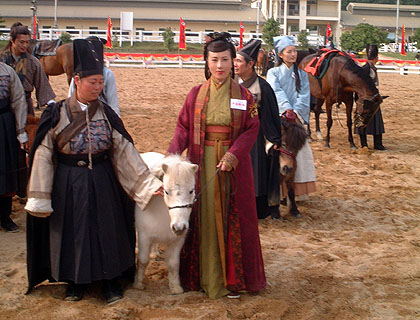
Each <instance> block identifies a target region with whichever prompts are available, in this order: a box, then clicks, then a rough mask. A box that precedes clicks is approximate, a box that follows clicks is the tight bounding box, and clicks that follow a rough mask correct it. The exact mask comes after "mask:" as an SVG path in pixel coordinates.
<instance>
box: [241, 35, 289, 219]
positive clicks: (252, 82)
mask: <svg viewBox="0 0 420 320" xmlns="http://www.w3.org/2000/svg"><path fill="white" fill-rule="evenodd" d="M260 47H261V40H256V39H252V40H250V41H249V42H248V43H247V44H246V45H245V46H244V47H243V48H242V50H240V51H239V52H238V53H237V55H236V59H235V74H236V75H237V77H238V81H239V83H240V84H241V85H242V86H244V87H245V88H247V89H248V90H249V91H250V92H251V93H252V95H253V96H254V99H255V102H256V103H257V106H258V117H259V119H260V130H259V133H258V137H257V140H256V141H255V144H254V146H253V147H252V150H251V159H252V168H253V172H254V183H255V195H256V204H257V213H258V218H259V219H264V218H266V217H267V216H268V215H270V214H271V216H272V217H273V218H279V217H280V213H279V202H280V194H279V187H280V181H279V169H278V168H279V154H278V151H277V150H276V149H278V148H279V147H281V119H280V116H279V109H278V107H277V100H276V96H275V94H274V92H273V89H272V88H271V86H270V84H269V83H268V82H267V81H265V80H264V79H263V78H261V77H259V76H258V75H257V73H256V72H255V68H254V66H255V63H256V61H257V58H258V52H259V50H260ZM266 139H267V140H268V141H269V142H271V143H272V144H273V147H272V148H271V149H270V150H269V151H268V154H267V153H266V149H265V147H266Z"/></svg>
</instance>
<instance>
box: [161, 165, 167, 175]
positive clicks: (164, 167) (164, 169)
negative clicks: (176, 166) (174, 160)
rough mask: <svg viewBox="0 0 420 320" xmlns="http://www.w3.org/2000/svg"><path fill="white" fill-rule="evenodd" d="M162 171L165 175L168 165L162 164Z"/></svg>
mask: <svg viewBox="0 0 420 320" xmlns="http://www.w3.org/2000/svg"><path fill="white" fill-rule="evenodd" d="M162 171H163V172H164V173H166V172H167V171H168V165H167V164H166V163H162Z"/></svg>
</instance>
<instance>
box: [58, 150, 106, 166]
mask: <svg viewBox="0 0 420 320" xmlns="http://www.w3.org/2000/svg"><path fill="white" fill-rule="evenodd" d="M109 158H110V156H109V152H108V151H105V152H101V153H97V154H93V155H92V165H96V164H99V163H101V162H104V161H107V160H108V159H109ZM57 160H58V162H59V163H61V164H65V165H66V166H70V167H87V166H88V165H89V158H88V155H87V154H83V155H80V154H77V155H72V154H64V153H59V154H58V156H57Z"/></svg>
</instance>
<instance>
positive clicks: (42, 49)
mask: <svg viewBox="0 0 420 320" xmlns="http://www.w3.org/2000/svg"><path fill="white" fill-rule="evenodd" d="M61 43H62V41H61V39H57V40H42V41H39V42H38V43H37V44H36V45H35V47H34V50H33V51H32V54H33V55H34V56H36V57H43V56H55V54H56V51H57V48H58V47H59V46H60V45H61Z"/></svg>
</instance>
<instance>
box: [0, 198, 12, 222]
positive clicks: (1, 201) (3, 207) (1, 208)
mask: <svg viewBox="0 0 420 320" xmlns="http://www.w3.org/2000/svg"><path fill="white" fill-rule="evenodd" d="M11 213H12V197H0V219H3V218H7V217H9V216H10V215H11Z"/></svg>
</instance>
